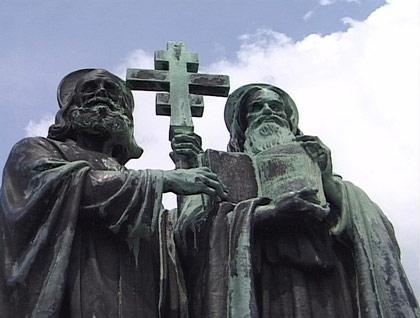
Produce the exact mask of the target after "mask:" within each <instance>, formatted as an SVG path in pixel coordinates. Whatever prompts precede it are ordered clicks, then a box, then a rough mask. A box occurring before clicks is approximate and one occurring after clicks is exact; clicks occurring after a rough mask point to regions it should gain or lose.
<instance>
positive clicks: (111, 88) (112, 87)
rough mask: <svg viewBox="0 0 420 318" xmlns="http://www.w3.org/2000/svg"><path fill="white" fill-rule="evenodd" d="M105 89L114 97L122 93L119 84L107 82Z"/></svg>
mask: <svg viewBox="0 0 420 318" xmlns="http://www.w3.org/2000/svg"><path fill="white" fill-rule="evenodd" d="M104 88H105V90H106V91H107V92H109V93H111V94H114V95H117V94H119V93H120V92H121V88H120V87H119V86H118V85H117V84H115V83H112V82H105V83H104Z"/></svg>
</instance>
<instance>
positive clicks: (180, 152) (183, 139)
mask: <svg viewBox="0 0 420 318" xmlns="http://www.w3.org/2000/svg"><path fill="white" fill-rule="evenodd" d="M171 147H172V150H173V151H172V152H171V153H170V154H169V155H170V157H171V159H172V161H174V162H175V163H177V162H180V161H181V162H182V167H183V168H195V167H197V166H198V155H199V154H200V153H202V152H203V149H201V137H200V136H199V135H197V134H194V133H191V134H176V135H175V136H174V137H173V138H172V141H171Z"/></svg>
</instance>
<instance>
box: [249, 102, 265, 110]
mask: <svg viewBox="0 0 420 318" xmlns="http://www.w3.org/2000/svg"><path fill="white" fill-rule="evenodd" d="M262 106H263V105H262V104H261V103H259V102H256V103H252V104H251V107H250V111H251V112H252V113H254V112H259V111H260V110H261V108H262Z"/></svg>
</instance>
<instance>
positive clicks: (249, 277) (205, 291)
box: [176, 181, 420, 318]
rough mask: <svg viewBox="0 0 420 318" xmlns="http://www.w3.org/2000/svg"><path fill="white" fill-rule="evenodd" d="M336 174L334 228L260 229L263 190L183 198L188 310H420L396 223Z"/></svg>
mask: <svg viewBox="0 0 420 318" xmlns="http://www.w3.org/2000/svg"><path fill="white" fill-rule="evenodd" d="M340 182H342V185H343V189H344V198H345V200H346V204H344V205H343V206H344V207H346V208H348V210H346V211H342V215H343V216H344V217H345V219H343V220H341V219H339V220H338V223H340V224H339V226H340V228H341V230H340V233H341V234H340V235H338V236H336V235H332V234H331V235H328V232H325V231H323V230H322V228H323V227H322V224H320V225H319V230H318V231H314V232H313V233H310V229H311V227H312V228H313V227H315V228H316V227H317V226H316V224H315V222H312V225H311V224H309V227H308V226H307V227H306V228H305V222H300V223H299V222H298V223H297V224H294V225H293V226H292V227H291V229H292V231H288V229H290V228H288V227H280V228H279V229H278V230H277V232H274V233H267V235H266V236H265V235H262V236H261V235H260V234H258V233H256V232H255V229H254V225H253V220H252V216H253V213H254V211H255V207H256V206H257V205H258V204H260V203H261V200H263V199H261V198H256V199H250V200H246V201H242V202H240V203H239V204H236V205H234V204H230V203H220V204H217V203H211V202H210V203H209V204H207V205H206V206H205V205H203V202H206V200H205V199H203V198H200V197H199V196H191V197H190V198H189V199H188V200H186V203H185V206H184V209H183V213H182V214H181V216H180V218H179V222H178V225H177V232H176V233H177V236H176V238H177V243H178V244H179V246H180V250H181V251H182V254H183V260H184V263H183V264H184V266H185V268H186V273H187V275H186V282H187V288H188V295H189V297H190V298H189V303H190V313H191V315H192V316H194V317H212V318H213V317H216V318H217V317H220V318H221V317H232V318H236V317H320V318H321V317H362V318H371V317H381V318H388V317H420V314H419V307H418V303H417V301H416V299H415V297H414V294H413V291H412V290H411V287H410V285H409V282H408V280H407V278H406V276H405V273H404V270H403V268H402V265H401V262H400V256H399V249H398V245H397V242H396V240H395V236H394V232H393V229H392V226H391V224H390V223H389V221H388V220H387V218H386V217H385V216H384V214H383V213H382V211H381V210H380V209H379V208H378V206H377V205H376V204H375V203H373V202H372V201H371V200H370V199H369V198H368V197H367V195H366V194H365V193H364V192H363V191H362V190H360V189H359V188H357V187H355V186H354V185H352V184H351V183H349V182H343V181H340ZM206 215H207V217H206ZM338 217H339V216H338ZM282 231H283V232H282ZM294 231H297V233H298V234H294V233H295V232H294ZM299 231H300V232H299ZM317 234H318V235H319V236H320V238H318V239H317V237H316V235H317ZM324 234H325V235H326V236H327V237H328V236H329V237H330V243H329V244H330V252H329V251H328V244H327V245H325V246H324V247H325V250H326V251H324V250H323V247H322V244H321V243H325V242H329V241H328V240H327V239H324V238H322V235H324ZM305 236H306V237H307V238H305ZM317 240H318V242H317ZM343 242H345V245H343V244H344V243H343ZM294 251H296V252H297V254H295V253H296V252H294ZM314 253H315V254H314ZM310 259H313V260H314V261H313V263H310V262H308V260H310ZM331 262H333V263H334V264H333V265H331V264H332V263H331Z"/></svg>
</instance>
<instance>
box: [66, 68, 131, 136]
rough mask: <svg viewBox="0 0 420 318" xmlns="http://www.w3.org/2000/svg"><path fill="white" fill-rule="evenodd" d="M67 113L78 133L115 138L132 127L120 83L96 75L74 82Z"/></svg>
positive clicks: (127, 132) (126, 133)
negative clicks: (75, 83)
mask: <svg viewBox="0 0 420 318" xmlns="http://www.w3.org/2000/svg"><path fill="white" fill-rule="evenodd" d="M69 115H70V118H71V123H72V128H73V129H74V131H76V132H78V134H84V135H90V136H97V137H102V138H103V139H110V138H111V139H114V138H115V139H118V138H123V137H124V136H126V135H128V134H129V132H131V131H132V129H133V118H132V114H131V110H130V109H129V108H128V106H127V105H126V102H125V100H124V93H123V91H122V88H121V86H120V85H119V83H118V82H117V81H116V80H115V79H112V78H109V77H106V76H100V75H98V74H95V75H92V76H90V77H88V78H85V79H83V80H82V81H81V82H80V83H78V85H77V87H76V96H75V105H74V106H73V107H72V108H71V110H70V113H69Z"/></svg>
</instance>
